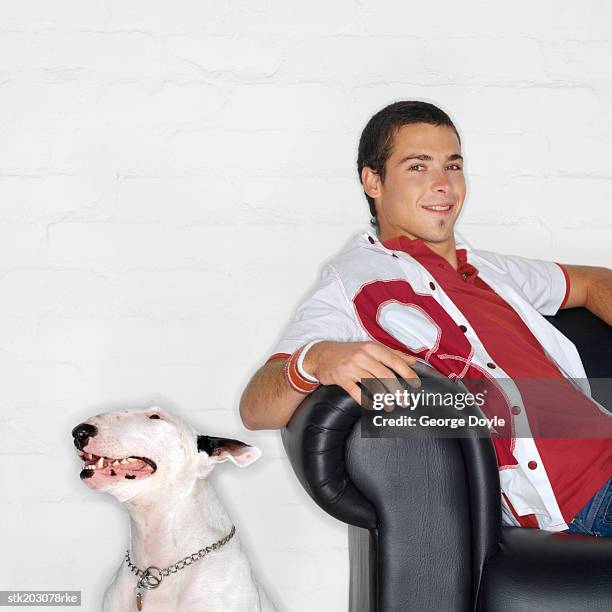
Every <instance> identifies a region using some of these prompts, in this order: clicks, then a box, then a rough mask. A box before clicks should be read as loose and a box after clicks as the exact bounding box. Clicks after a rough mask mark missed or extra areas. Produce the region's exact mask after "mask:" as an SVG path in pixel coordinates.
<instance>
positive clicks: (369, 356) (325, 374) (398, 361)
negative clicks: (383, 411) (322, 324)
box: [302, 342, 421, 404]
mask: <svg viewBox="0 0 612 612" xmlns="http://www.w3.org/2000/svg"><path fill="white" fill-rule="evenodd" d="M416 361H417V360H416V358H415V357H412V356H409V355H404V354H403V353H400V352H399V351H394V350H392V349H389V348H387V347H386V346H384V345H382V344H379V343H378V342H317V344H315V345H314V346H313V347H312V348H311V349H310V350H309V351H308V352H307V353H306V357H305V358H304V362H303V364H302V367H303V368H304V370H305V371H306V372H307V373H308V374H310V375H311V376H315V377H316V378H317V379H318V380H319V381H320V382H321V384H323V385H338V386H339V387H342V388H343V389H344V390H345V391H346V392H347V393H348V394H349V395H350V396H351V397H352V398H353V399H354V400H355V401H356V402H357V403H359V404H361V403H362V402H361V388H360V387H359V386H358V385H357V383H358V382H359V381H360V380H362V379H373V378H377V379H379V380H382V381H383V383H384V384H382V388H381V389H380V390H381V391H382V392H384V393H387V392H388V393H394V392H395V391H396V390H398V389H399V390H402V389H403V387H402V385H401V383H400V382H399V381H398V380H397V376H400V377H401V378H403V379H405V380H406V382H407V383H408V384H409V385H410V386H411V387H418V386H420V384H421V383H420V381H419V378H418V376H417V375H416V373H415V372H414V371H413V370H412V369H411V368H410V366H412V365H414V364H415V363H416ZM374 384H375V383H374ZM369 390H370V389H369Z"/></svg>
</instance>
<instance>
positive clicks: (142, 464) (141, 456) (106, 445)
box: [72, 406, 261, 501]
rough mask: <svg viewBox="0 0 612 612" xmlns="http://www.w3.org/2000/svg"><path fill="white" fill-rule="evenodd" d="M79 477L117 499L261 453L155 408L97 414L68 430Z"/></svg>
mask: <svg viewBox="0 0 612 612" xmlns="http://www.w3.org/2000/svg"><path fill="white" fill-rule="evenodd" d="M72 437H73V439H74V445H75V446H76V449H77V453H78V455H79V456H80V458H81V460H82V461H83V463H84V466H83V469H82V470H81V474H80V476H81V479H82V480H83V481H84V482H85V483H86V484H87V485H88V486H90V487H91V488H92V489H95V490H98V491H106V492H108V493H111V494H112V495H114V496H115V497H117V498H118V499H119V500H120V501H127V500H128V499H131V498H132V497H134V496H136V495H140V494H149V493H155V492H157V493H163V492H164V491H165V490H168V489H169V488H174V487H176V486H183V487H184V486H188V485H189V484H192V483H193V482H194V481H195V480H198V479H203V478H206V477H207V476H208V475H209V474H210V472H211V471H212V470H213V468H214V467H215V466H216V465H217V464H219V463H224V462H225V461H231V462H232V463H234V464H235V465H238V466H240V467H245V466H247V465H250V464H251V463H253V462H254V461H256V460H257V459H259V457H260V456H261V451H260V450H259V449H258V448H255V447H254V446H249V445H248V444H245V443H244V442H240V441H239V440H233V439H229V438H217V437H213V436H206V435H201V434H199V433H198V432H196V431H195V430H194V429H193V428H192V427H191V426H189V425H188V424H187V423H185V422H184V421H183V420H182V419H180V418H179V417H177V416H176V415H174V414H171V413H169V412H167V411H164V410H162V409H160V408H158V407H156V406H154V407H151V408H147V409H143V410H123V411H117V412H105V413H103V414H98V415H96V416H94V417H91V418H89V419H87V420H86V421H84V422H83V423H80V424H79V425H77V426H76V427H75V428H74V429H73V430H72Z"/></svg>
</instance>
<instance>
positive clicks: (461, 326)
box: [459, 325, 467, 334]
mask: <svg viewBox="0 0 612 612" xmlns="http://www.w3.org/2000/svg"><path fill="white" fill-rule="evenodd" d="M459 329H460V330H461V331H462V332H463V333H464V334H465V332H466V331H467V327H466V326H465V325H460V326H459Z"/></svg>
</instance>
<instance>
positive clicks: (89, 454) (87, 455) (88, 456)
mask: <svg viewBox="0 0 612 612" xmlns="http://www.w3.org/2000/svg"><path fill="white" fill-rule="evenodd" d="M85 455H86V457H87V458H88V459H92V458H93V457H92V456H91V453H85Z"/></svg>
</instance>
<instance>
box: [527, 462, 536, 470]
mask: <svg viewBox="0 0 612 612" xmlns="http://www.w3.org/2000/svg"><path fill="white" fill-rule="evenodd" d="M527 467H528V468H529V469H530V470H535V469H536V468H537V467H538V462H537V461H530V462H529V463H528V464H527Z"/></svg>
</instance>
